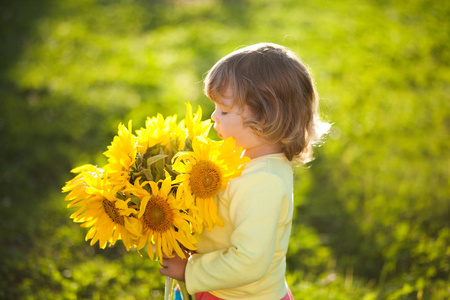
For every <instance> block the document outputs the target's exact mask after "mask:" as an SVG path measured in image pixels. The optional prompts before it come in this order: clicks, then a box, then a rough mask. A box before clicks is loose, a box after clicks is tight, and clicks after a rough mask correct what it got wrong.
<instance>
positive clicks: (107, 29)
mask: <svg viewBox="0 0 450 300" xmlns="http://www.w3.org/2000/svg"><path fill="white" fill-rule="evenodd" d="M0 7H1V8H0V22H1V24H0V43H1V46H0V76H1V77H0V78H1V81H0V133H1V135H0V157H1V158H0V159H1V172H0V188H1V195H0V224H1V234H0V243H1V246H0V258H1V260H2V261H1V264H0V298H1V299H162V294H163V287H164V278H162V276H160V275H159V273H158V267H159V264H158V263H156V262H151V261H150V260H149V259H148V257H140V256H139V255H138V254H137V253H136V252H135V251H132V252H130V253H127V252H126V251H125V249H124V247H123V246H122V245H121V244H120V243H118V245H117V246H116V247H113V248H109V249H106V250H99V249H98V247H97V245H96V246H95V247H90V246H89V243H88V242H85V241H84V236H85V234H86V232H87V230H86V229H83V228H80V227H79V226H78V225H77V224H75V223H72V221H71V220H70V219H69V216H70V214H71V213H72V212H73V210H70V209H67V208H66V203H65V202H64V201H63V197H64V195H62V194H61V187H62V186H63V185H64V183H65V181H67V180H69V179H70V178H71V175H70V173H69V171H70V169H72V168H73V167H75V166H78V165H81V164H84V163H93V164H99V165H103V164H104V163H105V158H104V157H103V155H102V152H103V151H105V150H106V146H108V145H109V144H110V142H111V141H112V138H113V136H114V135H115V133H116V130H117V125H118V123H119V122H124V123H126V122H128V120H130V119H133V124H134V128H135V129H137V128H139V127H141V126H143V125H144V120H145V118H146V117H147V116H153V115H155V114H156V113H157V112H160V113H162V114H163V115H165V116H168V115H173V114H179V115H181V116H184V112H185V110H184V105H183V102H185V101H187V100H188V101H191V102H192V103H194V105H197V104H200V105H201V106H202V107H203V108H204V111H205V117H206V118H207V117H209V115H210V113H211V112H212V110H213V104H212V103H211V102H210V101H209V100H208V99H207V98H206V97H205V96H204V95H203V94H202V79H203V77H204V75H205V72H206V71H207V70H208V69H209V68H210V67H211V66H212V65H213V64H214V63H215V62H216V61H217V60H218V59H220V58H221V57H222V56H224V55H225V54H228V53H229V52H231V51H233V50H235V49H236V48H238V47H240V46H244V45H250V44H253V43H258V42H263V41H269V42H274V43H278V44H282V45H284V46H286V47H288V48H290V49H292V50H293V51H295V52H297V53H299V55H300V56H301V57H302V59H303V60H304V61H305V62H306V63H307V64H308V65H309V67H310V68H311V71H312V73H313V76H314V78H315V81H316V83H317V88H318V91H319V94H320V97H321V108H322V115H323V118H325V119H326V120H328V121H330V122H332V123H333V124H334V125H333V128H332V131H331V133H330V135H329V137H328V139H327V142H326V143H325V144H324V145H323V146H322V147H320V148H318V149H317V151H316V157H317V159H316V160H315V161H314V162H313V163H311V164H309V165H308V167H301V168H298V169H297V170H296V174H295V175H296V183H295V187H296V188H295V197H296V200H295V201H296V211H295V224H294V227H293V231H292V238H291V244H290V250H289V255H288V273H287V280H288V283H289V285H290V287H291V289H292V291H293V294H294V296H295V297H296V298H297V299H307V300H309V299H364V300H369V299H389V300H393V299H448V297H449V295H450V284H449V282H450V275H449V274H450V229H449V228H450V226H449V225H450V187H449V186H450V184H449V173H450V171H449V169H450V156H449V153H450V151H449V150H450V147H449V146H450V143H449V141H450V139H449V131H450V99H449V96H448V95H449V93H450V86H449V82H450V67H449V64H450V49H449V48H450V24H449V23H450V22H449V16H450V2H449V1H431V0H430V1H427V0H423V1H388V0H377V1H376V0H372V1H357V0H354V1H352V0H348V1H325V0H316V1H312V0H311V1H292V0H291V1H289V0H282V1H262V0H261V1H258V0H253V1H251V0H249V1H225V0H223V1H219V0H216V1H212V0H210V1H207V0H203V1H200V0H198V1H155V0H153V1H144V0H140V1H139V0H134V1H133V0H124V1H119V0H116V1H107V0H64V1H56V0H55V1H52V0H42V1H31V0H28V1H23V0H21V1H18V0H16V1H1V5H0Z"/></svg>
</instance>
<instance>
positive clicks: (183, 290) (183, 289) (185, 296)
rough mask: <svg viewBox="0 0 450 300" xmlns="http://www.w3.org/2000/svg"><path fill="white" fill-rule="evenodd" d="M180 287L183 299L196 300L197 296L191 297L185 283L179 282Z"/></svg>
mask: <svg viewBox="0 0 450 300" xmlns="http://www.w3.org/2000/svg"><path fill="white" fill-rule="evenodd" d="M178 285H179V286H180V291H181V297H182V298H183V300H196V298H195V295H192V296H191V295H189V293H188V291H187V288H186V283H185V282H184V281H178Z"/></svg>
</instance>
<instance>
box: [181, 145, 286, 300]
mask: <svg viewBox="0 0 450 300" xmlns="http://www.w3.org/2000/svg"><path fill="white" fill-rule="evenodd" d="M215 200H216V202H217V206H218V213H219V216H220V218H221V219H222V221H223V222H224V224H225V225H224V226H223V227H219V226H215V227H214V228H213V229H212V230H211V231H206V230H205V231H204V232H203V233H202V234H201V235H200V236H199V237H198V241H199V243H198V244H197V247H198V249H197V253H196V254H194V255H192V256H191V257H190V258H189V261H188V264H187V266H186V287H187V290H188V292H189V293H190V294H194V293H198V292H203V291H209V292H210V293H211V294H213V295H215V296H217V297H219V298H222V299H248V300H251V299H258V300H264V299H267V300H276V299H281V298H283V297H284V296H285V295H286V292H287V287H286V281H285V271H286V252H287V248H288V243H289V235H290V231H291V225H292V213H293V176H292V165H291V163H290V162H289V161H288V160H287V159H286V157H285V156H284V154H281V153H277V154H269V155H265V156H261V157H258V158H255V159H253V160H252V161H251V162H249V163H248V164H247V166H246V167H245V169H244V171H243V172H242V174H241V176H240V177H238V178H235V179H232V180H231V181H230V183H229V184H228V187H227V188H226V189H225V190H224V191H221V192H220V193H219V194H218V195H217V197H216V199H215Z"/></svg>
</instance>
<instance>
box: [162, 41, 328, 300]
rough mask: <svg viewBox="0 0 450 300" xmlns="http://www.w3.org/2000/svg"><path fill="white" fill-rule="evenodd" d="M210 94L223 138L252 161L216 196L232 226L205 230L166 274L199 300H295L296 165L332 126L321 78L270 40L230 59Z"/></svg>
mask: <svg viewBox="0 0 450 300" xmlns="http://www.w3.org/2000/svg"><path fill="white" fill-rule="evenodd" d="M205 93H206V95H207V96H208V98H210V99H211V100H212V101H214V102H215V111H214V113H213V114H212V117H211V118H212V120H213V121H214V122H215V125H214V129H215V130H216V131H217V133H218V135H219V137H221V138H223V139H225V138H227V137H230V136H232V137H233V138H234V139H235V140H236V143H237V145H239V146H242V147H243V148H244V149H245V155H246V156H248V157H250V158H251V159H252V161H251V162H249V163H248V164H247V165H246V167H245V169H244V171H243V172H242V175H241V176H240V177H237V178H235V179H232V180H231V181H230V183H229V185H228V187H227V188H226V189H225V190H223V191H221V192H220V193H219V194H218V196H217V197H216V198H215V200H216V202H217V206H218V214H219V216H220V218H221V219H222V221H223V222H224V224H225V225H224V226H223V227H220V226H215V227H214V228H213V229H212V230H211V231H204V232H203V233H202V234H201V235H200V236H199V237H198V241H199V243H198V244H197V245H196V246H197V247H198V249H197V251H196V253H195V254H192V255H191V256H190V257H189V258H188V259H181V258H180V257H177V256H175V257H174V258H165V259H164V260H163V262H162V266H163V268H162V269H160V272H161V274H163V275H167V276H170V277H172V278H175V279H177V280H181V281H185V282H186V287H187V290H188V292H189V293H190V294H196V296H197V299H258V300H261V299H269V300H273V299H277V300H278V299H293V297H292V294H291V293H290V291H289V288H288V287H287V284H286V281H285V271H286V252H287V249H288V243H289V235H290V231H291V225H292V213H293V174H292V163H293V162H298V163H305V162H307V161H309V160H311V159H312V145H313V144H314V143H316V142H317V141H318V140H319V137H320V134H319V133H318V132H319V131H320V130H319V127H324V128H326V129H327V128H328V127H329V126H328V125H327V124H325V123H321V122H320V121H319V120H318V114H317V106H318V98H317V95H316V91H315V88H314V84H313V81H312V79H311V77H310V74H309V72H308V70H307V69H306V67H305V66H304V65H303V64H302V62H301V61H300V60H299V59H298V58H297V57H296V56H295V55H294V54H293V53H292V52H291V51H289V50H286V49H285V48H284V47H282V46H279V45H275V44H267V43H264V44H257V45H253V46H250V47H246V48H243V49H240V50H237V51H235V52H232V53H231V54H229V55H227V56H225V57H224V58H222V59H221V60H220V61H219V62H218V63H217V64H216V65H215V66H214V67H213V68H212V69H211V70H210V71H209V72H208V75H207V77H206V79H205ZM322 125H323V126H322ZM325 131H326V130H325Z"/></svg>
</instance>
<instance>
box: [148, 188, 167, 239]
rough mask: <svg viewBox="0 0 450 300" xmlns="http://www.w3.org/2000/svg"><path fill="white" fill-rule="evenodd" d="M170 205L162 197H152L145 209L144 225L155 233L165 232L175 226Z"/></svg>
mask: <svg viewBox="0 0 450 300" xmlns="http://www.w3.org/2000/svg"><path fill="white" fill-rule="evenodd" d="M173 220H174V216H173V212H172V208H171V207H170V204H169V203H167V201H166V200H164V199H163V198H161V197H157V196H152V197H151V198H150V200H149V201H148V203H147V206H146V207H145V213H144V225H145V226H146V227H147V228H150V229H151V230H153V231H158V232H164V231H167V230H169V229H170V228H171V226H172V225H173Z"/></svg>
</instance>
